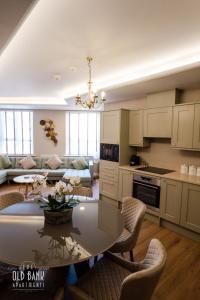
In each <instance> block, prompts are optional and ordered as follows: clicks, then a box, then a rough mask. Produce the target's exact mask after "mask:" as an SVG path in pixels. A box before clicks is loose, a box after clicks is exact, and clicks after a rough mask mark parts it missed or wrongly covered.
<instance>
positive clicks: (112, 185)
mask: <svg viewBox="0 0 200 300" xmlns="http://www.w3.org/2000/svg"><path fill="white" fill-rule="evenodd" d="M99 188H100V194H102V195H104V196H106V197H108V198H110V199H113V200H118V183H117V182H115V181H111V180H107V179H100V180H99Z"/></svg>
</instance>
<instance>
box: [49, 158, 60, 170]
mask: <svg viewBox="0 0 200 300" xmlns="http://www.w3.org/2000/svg"><path fill="white" fill-rule="evenodd" d="M61 164H62V161H61V160H60V158H59V157H58V156H57V155H53V156H52V157H50V158H49V159H48V161H47V165H48V166H49V167H50V168H51V169H52V170H55V169H58V168H59V167H60V166H61Z"/></svg>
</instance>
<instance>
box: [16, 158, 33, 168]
mask: <svg viewBox="0 0 200 300" xmlns="http://www.w3.org/2000/svg"><path fill="white" fill-rule="evenodd" d="M19 163H20V165H21V166H22V168H23V169H32V168H34V167H36V162H35V161H34V160H33V159H32V157H31V156H30V155H28V156H26V157H24V158H22V159H21V160H20V161H19Z"/></svg>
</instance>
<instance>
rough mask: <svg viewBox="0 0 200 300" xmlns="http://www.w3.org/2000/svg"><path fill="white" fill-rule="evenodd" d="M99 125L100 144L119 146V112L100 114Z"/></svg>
mask: <svg viewBox="0 0 200 300" xmlns="http://www.w3.org/2000/svg"><path fill="white" fill-rule="evenodd" d="M100 124H101V125H100V126H101V129H100V132H101V133H100V142H101V143H105V144H119V142H120V110H112V111H106V112H102V113H101V120H100Z"/></svg>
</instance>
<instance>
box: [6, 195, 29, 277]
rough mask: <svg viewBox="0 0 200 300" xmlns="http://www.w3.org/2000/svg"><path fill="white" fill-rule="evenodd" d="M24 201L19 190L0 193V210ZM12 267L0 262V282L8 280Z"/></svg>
mask: <svg viewBox="0 0 200 300" xmlns="http://www.w3.org/2000/svg"><path fill="white" fill-rule="evenodd" d="M22 201H24V195H23V194H22V193H19V192H11V193H6V194H2V195H0V210H1V209H3V208H6V207H8V206H10V205H13V204H15V203H18V202H22ZM12 270H13V267H11V266H10V265H7V264H3V263H1V262H0V283H2V282H3V281H6V280H8V279H9V278H10V277H11V274H12Z"/></svg>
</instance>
